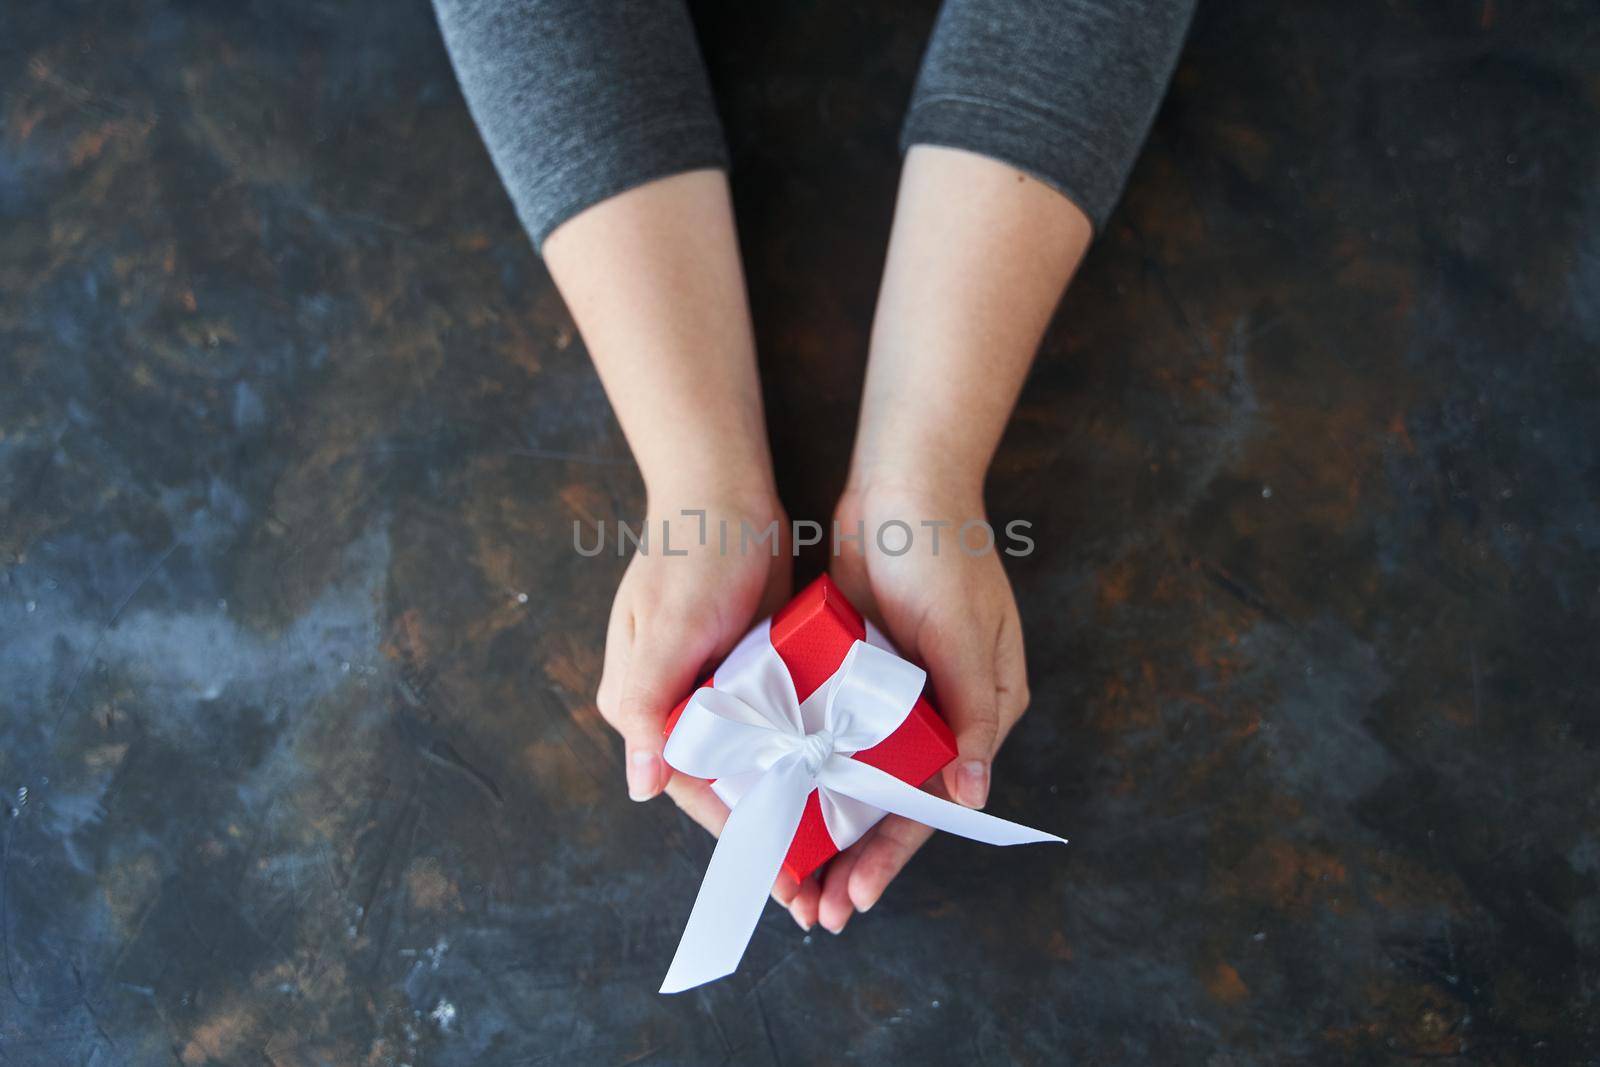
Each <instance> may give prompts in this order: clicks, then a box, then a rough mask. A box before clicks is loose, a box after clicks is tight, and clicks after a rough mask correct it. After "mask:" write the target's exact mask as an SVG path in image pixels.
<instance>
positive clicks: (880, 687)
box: [661, 622, 1066, 993]
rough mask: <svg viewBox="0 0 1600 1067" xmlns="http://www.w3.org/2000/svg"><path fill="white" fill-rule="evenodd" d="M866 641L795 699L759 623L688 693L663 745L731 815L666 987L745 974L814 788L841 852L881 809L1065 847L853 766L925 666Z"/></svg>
mask: <svg viewBox="0 0 1600 1067" xmlns="http://www.w3.org/2000/svg"><path fill="white" fill-rule="evenodd" d="M868 638H869V640H870V641H871V642H872V643H870V644H869V643H868V642H867V641H857V642H856V643H855V644H854V645H853V646H851V648H850V652H849V654H848V655H846V656H845V658H844V662H843V663H841V664H840V665H839V669H838V670H837V671H835V672H834V673H833V675H832V677H830V678H829V679H828V680H827V681H826V682H824V683H823V684H822V685H821V686H819V687H818V689H817V691H816V692H815V693H813V694H811V696H809V697H807V698H806V701H805V703H803V704H802V703H801V702H800V700H799V699H798V697H797V696H796V694H795V689H794V680H793V679H792V678H790V677H789V669H788V667H786V666H785V665H784V662H783V660H782V659H781V658H780V657H779V656H778V653H777V650H776V649H774V648H773V647H772V639H771V632H770V628H769V624H768V623H765V622H764V623H762V624H761V625H760V626H757V627H756V628H755V629H754V630H752V631H750V633H749V634H747V635H745V638H744V640H742V641H740V642H739V645H738V647H736V648H735V649H734V650H733V652H732V653H731V654H730V655H729V656H728V658H727V660H726V661H725V662H724V663H723V664H722V666H720V667H718V668H717V670H716V672H715V674H714V675H713V680H714V682H715V688H710V687H703V688H701V689H698V690H696V691H695V694H694V696H692V697H691V698H690V699H689V703H688V705H687V706H686V707H685V708H684V710H683V714H682V715H681V716H680V717H679V718H678V722H677V725H676V726H674V727H673V730H672V735H671V736H670V737H669V738H668V739H667V747H666V760H667V762H668V763H669V764H671V766H672V767H673V768H675V769H676V770H679V771H682V772H683V773H685V774H690V775H693V776H694V777H696V778H714V779H716V781H715V783H714V784H713V786H712V788H713V789H715V790H716V792H717V795H718V796H720V797H722V799H723V800H724V801H726V802H727V803H728V805H729V806H730V807H731V808H732V809H733V810H732V813H731V814H730V815H729V816H728V822H727V825H726V826H724V827H723V828H722V836H721V838H720V839H719V840H718V841H717V847H716V849H715V850H714V851H713V852H712V854H711V863H710V865H709V866H707V868H706V876H705V880H704V881H703V882H701V883H700V893H699V895H698V896H696V897H695V901H694V910H693V911H691V912H690V913H689V923H688V925H687V926H686V927H684V931H683V938H682V940H680V941H679V942H678V951H677V954H676V955H675V956H673V958H672V966H671V967H670V968H669V969H668V970H667V977H666V981H664V982H663V983H662V985H661V992H663V993H678V992H681V991H683V990H685V989H691V988H693V987H694V986H697V985H701V984H703V983H705V982H710V981H712V980H714V979H717V978H721V977H723V976H724V975H728V974H732V973H733V971H734V970H735V969H736V968H737V967H738V966H739V959H740V957H741V956H743V955H744V950H745V946H746V945H748V944H749V943H750V937H751V935H753V934H754V933H755V929H756V923H757V922H758V921H759V920H760V918H761V909H762V907H763V906H764V905H765V904H766V901H767V895H768V893H769V892H770V891H771V889H772V883H773V881H774V880H775V879H776V878H777V877H778V871H779V870H780V869H781V868H782V867H783V858H784V856H785V855H786V854H787V853H788V851H789V842H790V839H792V838H793V837H794V833H795V830H796V829H797V828H798V827H799V825H800V818H801V816H802V815H803V814H804V813H805V806H806V798H807V797H808V796H810V794H811V790H812V789H815V790H817V793H818V797H819V800H820V801H821V807H822V818H823V822H824V823H825V824H826V825H827V828H828V835H829V836H830V837H832V838H833V841H834V843H835V844H836V845H838V847H839V848H840V849H845V848H848V847H850V846H851V845H852V844H854V843H855V842H856V841H857V840H859V839H860V837H861V835H862V834H864V833H866V832H867V830H868V829H870V828H871V827H872V825H873V824H874V823H876V822H877V821H878V820H879V819H881V818H883V816H884V815H885V814H886V813H888V812H894V813H895V814H897V815H903V816H905V817H906V818H908V819H913V820H915V821H917V822H920V823H923V824H925V825H927V826H932V827H934V828H935V829H939V830H946V831H949V832H950V833H953V834H959V835H961V836H962V837H969V838H971V839H973V840H974V841H982V842H985V843H986V844H991V845H1021V844H1028V843H1030V842H1036V841H1055V842H1058V843H1060V844H1066V840H1065V839H1064V838H1060V837H1057V836H1055V835H1054V834H1047V833H1044V832H1042V831H1040V830H1034V829H1030V828H1029V827H1026V826H1021V825H1019V824H1017V823H1014V822H1007V821H1006V820H1004V819H997V818H995V817H994V816H992V815H985V814H984V813H983V812H981V811H973V810H972V809H970V808H963V807H961V806H960V805H959V804H952V803H950V802H949V801H945V800H940V799H939V798H938V797H936V796H934V795H933V794H931V793H925V792H923V791H922V790H921V789H918V788H917V787H916V786H914V785H908V784H907V783H905V782H902V781H901V780H900V779H898V778H896V777H894V776H893V775H892V774H887V773H885V772H883V771H880V770H878V769H877V768H876V767H870V766H868V765H867V764H865V763H862V762H860V761H859V760H854V759H850V758H849V757H850V756H851V755H852V754H853V753H856V752H860V751H863V750H865V749H869V748H871V747H873V746H874V745H876V744H878V743H879V742H880V741H882V740H884V739H885V738H886V737H888V736H889V735H890V734H892V733H894V732H895V731H896V730H898V729H899V728H900V724H901V723H902V722H904V721H905V719H906V716H907V715H909V714H910V713H911V708H912V707H913V706H914V705H915V704H916V701H917V697H918V695H919V694H921V692H922V684H923V681H924V680H925V679H926V673H925V672H924V671H923V670H922V668H920V667H917V666H915V665H914V664H911V663H907V662H906V661H905V660H903V659H901V658H900V657H898V656H896V655H895V654H894V653H893V652H892V651H889V650H888V649H887V648H886V647H881V646H886V645H887V642H886V641H884V640H883V639H882V637H881V636H880V635H879V634H877V633H875V632H874V631H872V630H871V629H870V628H869V630H868Z"/></svg>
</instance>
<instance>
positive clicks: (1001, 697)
mask: <svg viewBox="0 0 1600 1067" xmlns="http://www.w3.org/2000/svg"><path fill="white" fill-rule="evenodd" d="M994 675H995V682H994V685H995V704H996V707H995V710H996V712H997V713H998V714H999V719H1000V731H999V734H998V735H997V736H996V738H995V747H996V748H997V749H998V748H999V746H1000V745H1001V744H1002V743H1003V742H1004V741H1005V739H1006V735H1007V734H1009V733H1010V732H1011V728H1012V727H1013V726H1015V725H1016V724H1017V720H1018V719H1020V718H1022V713H1023V712H1025V711H1027V710H1028V703H1029V701H1030V700H1032V697H1031V695H1030V694H1029V692H1028V660H1027V655H1026V653H1025V651H1024V649H1023V642H1022V620H1021V618H1019V617H1018V615H1017V613H1016V612H1015V611H1014V610H1013V611H1011V612H1009V613H1008V614H1007V616H1006V619H1005V622H1004V623H1003V624H1002V625H1001V628H1000V639H999V641H998V642H997V643H996V644H995V653H994Z"/></svg>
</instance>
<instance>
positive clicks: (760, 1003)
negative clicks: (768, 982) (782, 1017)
mask: <svg viewBox="0 0 1600 1067" xmlns="http://www.w3.org/2000/svg"><path fill="white" fill-rule="evenodd" d="M768 973H769V974H770V973H771V972H768ZM760 985H761V983H760V982H757V983H756V986H755V988H752V989H751V990H750V995H751V996H753V997H754V998H755V1001H756V1014H758V1015H760V1016H761V1033H762V1034H763V1035H764V1036H765V1037H766V1039H767V1055H769V1056H771V1057H772V1062H773V1063H774V1064H775V1065H779V1067H781V1065H782V1063H783V1057H782V1056H780V1055H779V1054H778V1042H777V1041H776V1040H775V1039H774V1038H773V1036H772V1020H771V1019H768V1018H767V1003H766V1001H765V1000H763V999H762V997H761V989H760Z"/></svg>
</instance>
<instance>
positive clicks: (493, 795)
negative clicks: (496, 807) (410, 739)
mask: <svg viewBox="0 0 1600 1067" xmlns="http://www.w3.org/2000/svg"><path fill="white" fill-rule="evenodd" d="M419 751H420V752H421V753H422V754H423V755H424V756H426V757H427V758H428V759H429V760H431V761H433V762H434V763H437V764H439V765H440V766H441V767H447V768H449V769H450V770H452V771H460V772H461V773H462V774H465V775H466V776H467V777H468V778H469V779H471V780H472V781H473V782H474V783H476V784H477V785H478V786H480V787H482V789H483V791H484V792H485V793H488V794H489V797H490V799H492V800H493V801H494V802H495V803H496V804H504V803H505V795H504V794H502V793H501V792H500V787H499V786H497V785H495V783H494V779H492V778H490V777H489V776H488V775H487V774H485V773H484V772H483V771H480V770H479V769H478V768H477V767H475V766H473V765H472V764H470V763H468V762H467V761H466V759H465V758H464V757H463V756H462V755H461V753H459V752H457V751H456V749H455V746H454V745H452V744H451V743H450V742H448V741H443V740H434V741H430V742H429V743H428V744H427V746H426V747H421V748H419Z"/></svg>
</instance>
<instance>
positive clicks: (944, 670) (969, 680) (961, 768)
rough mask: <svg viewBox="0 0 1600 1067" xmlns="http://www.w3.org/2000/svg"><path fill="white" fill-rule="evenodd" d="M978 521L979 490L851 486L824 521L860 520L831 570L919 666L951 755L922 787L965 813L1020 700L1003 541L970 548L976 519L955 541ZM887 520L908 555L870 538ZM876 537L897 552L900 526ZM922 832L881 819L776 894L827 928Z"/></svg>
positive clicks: (978, 533) (861, 907) (904, 856)
mask: <svg viewBox="0 0 1600 1067" xmlns="http://www.w3.org/2000/svg"><path fill="white" fill-rule="evenodd" d="M984 518H985V516H984V510H983V500H982V493H981V490H979V489H972V490H961V489H955V488H949V487H940V486H938V485H937V484H936V483H935V484H934V485H931V486H925V487H924V486H915V485H912V486H905V485H897V486H890V487H874V486H870V485H852V487H851V488H850V489H848V490H847V491H846V493H845V495H844V497H843V498H842V499H841V500H840V502H839V505H838V508H837V509H836V511H835V521H836V522H837V524H838V528H839V532H840V534H841V535H843V536H845V537H848V536H850V535H852V534H853V533H855V532H856V529H857V523H858V522H859V523H860V524H861V526H862V529H863V530H864V532H865V537H864V538H863V541H862V542H861V543H857V542H854V541H848V542H844V543H843V544H842V545H841V548H840V552H839V555H838V556H837V557H836V558H835V559H834V561H833V567H832V573H833V577H834V580H835V581H836V582H837V583H838V584H839V587H840V589H842V590H843V591H844V594H845V596H846V597H848V598H849V599H850V602H851V603H852V604H854V605H855V606H856V608H857V609H858V610H860V611H861V612H862V613H864V614H865V615H866V616H867V617H868V618H870V619H872V620H874V621H875V622H877V623H878V624H879V625H880V626H882V627H883V629H884V632H885V633H886V634H887V635H888V636H889V638H890V640H892V641H893V642H894V643H895V646H896V647H897V648H898V649H899V651H900V654H901V655H902V656H905V657H907V658H909V659H911V660H913V661H915V662H917V663H920V664H922V665H923V666H924V667H926V668H927V670H928V679H929V684H930V685H931V687H932V690H933V699H934V701H935V706H936V707H937V708H938V710H939V712H940V714H941V715H943V716H944V719H945V721H946V722H948V723H949V724H950V728H951V729H952V730H953V731H954V732H955V735H956V747H957V750H958V752H959V755H958V756H957V757H956V759H955V760H954V762H952V763H951V764H950V765H949V766H948V767H946V768H945V770H944V771H943V773H942V774H939V775H936V776H935V777H934V778H933V780H932V781H930V782H929V783H928V784H927V786H926V788H927V789H928V790H929V791H930V792H933V793H935V794H937V795H938V796H940V797H943V798H944V799H947V800H949V799H953V800H955V801H956V802H958V803H960V804H964V805H966V806H967V807H971V808H981V807H983V805H984V803H985V802H986V801H987V799H988V795H989V769H990V765H991V763H992V761H993V759H994V754H995V751H996V750H997V749H998V748H999V746H1000V743H1001V742H1002V741H1004V740H1005V737H1006V735H1007V734H1008V733H1009V732H1010V730H1011V728H1012V727H1013V726H1014V725H1016V722H1017V720H1018V719H1019V718H1020V717H1021V716H1022V713H1023V711H1024V710H1026V708H1027V706H1028V673H1027V665H1026V663H1025V661H1024V657H1023V645H1022V624H1021V621H1020V619H1019V618H1018V615H1017V603H1016V598H1015V597H1014V596H1013V594H1012V591H1011V583H1010V582H1009V581H1008V580H1007V578H1006V574H1005V569H1004V567H1003V566H1002V565H1001V557H1000V552H1001V551H1002V549H1003V548H1004V546H1005V544H1006V541H1005V539H1004V538H1003V537H1001V538H1000V539H999V541H998V543H995V544H992V545H989V546H988V547H987V549H986V550H984V551H978V550H979V549H981V548H984V546H985V542H986V540H988V539H987V538H986V536H985V534H984V532H983V530H984V528H983V527H980V526H977V525H976V524H974V525H972V526H970V527H969V528H968V530H967V537H966V540H965V545H966V550H963V542H962V541H961V540H960V530H961V526H962V524H963V523H965V522H968V521H969V520H978V521H983V520H984ZM896 520H898V522H902V523H905V524H906V525H907V526H909V528H910V530H911V532H912V535H913V537H912V541H911V547H910V548H909V550H908V551H906V552H905V553H904V554H901V555H890V554H888V553H886V552H884V551H882V550H881V548H880V546H879V544H878V543H877V541H876V539H875V534H876V532H877V531H878V529H879V528H880V526H882V524H884V523H890V522H895V521H896ZM924 522H929V523H939V522H948V523H949V525H948V526H940V527H932V526H925V525H923V523H924ZM935 532H937V533H938V535H939V542H938V551H937V553H935V551H934V543H933V535H934V534H935ZM884 541H885V543H886V544H887V546H888V547H889V549H890V550H891V551H893V550H897V549H899V548H900V546H901V545H902V543H903V542H904V535H903V531H901V530H900V529H899V528H898V527H893V528H891V529H889V530H888V531H887V532H886V533H885V537H884ZM932 833H933V831H932V830H931V829H929V828H928V827H926V826H924V825H922V824H921V823H917V822H913V821H911V820H909V819H906V818H902V817H901V816H898V815H888V816H885V817H884V819H883V820H882V821H880V822H879V823H878V824H877V825H876V826H874V827H873V828H872V829H871V830H869V831H868V832H867V834H866V835H865V836H864V837H863V838H862V839H861V840H860V841H858V842H856V843H855V844H854V845H851V846H850V847H849V848H847V849H845V850H844V851H843V852H841V853H840V854H839V855H838V856H836V857H835V858H834V859H833V860H832V861H831V862H830V863H829V864H828V866H827V867H825V868H823V870H822V871H821V872H819V873H818V874H817V875H813V876H812V877H810V878H808V879H807V880H806V881H805V883H803V884H802V885H800V886H799V887H798V888H797V889H796V891H795V892H793V893H792V894H789V893H786V892H780V894H779V898H780V900H784V898H785V897H787V899H786V900H785V901H784V902H785V903H787V904H788V906H789V910H790V912H791V914H793V916H794V918H795V921H796V922H798V923H799V924H800V925H801V926H803V927H807V928H809V927H810V925H811V924H812V923H813V922H819V921H820V922H821V923H822V925H823V926H824V927H826V928H827V929H828V930H831V931H832V932H834V933H838V932H839V931H840V930H842V929H844V925H845V923H846V922H848V921H849V919H850V916H851V915H852V914H854V913H855V912H856V911H866V910H867V909H868V908H870V907H872V906H873V904H875V903H877V901H878V898H879V897H880V896H882V894H883V891H884V889H885V888H886V887H887V886H888V884H889V883H890V881H892V880H893V879H894V877H895V876H896V875H897V874H899V873H900V870H901V869H902V868H903V867H904V866H905V865H906V862H907V861H908V860H910V859H911V857H912V855H913V854H915V853H916V851H917V849H919V848H921V847H922V844H923V842H925V841H927V839H928V838H929V837H930V836H931V835H932Z"/></svg>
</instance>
